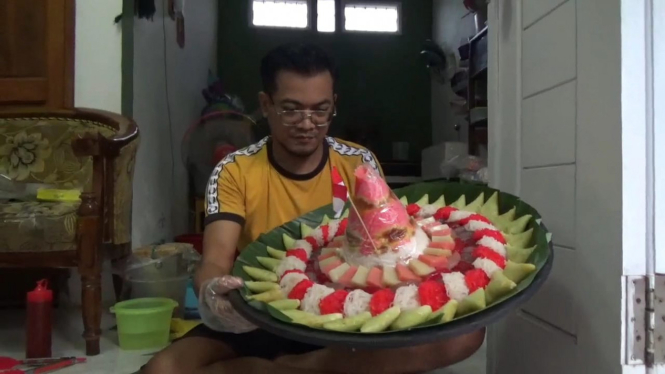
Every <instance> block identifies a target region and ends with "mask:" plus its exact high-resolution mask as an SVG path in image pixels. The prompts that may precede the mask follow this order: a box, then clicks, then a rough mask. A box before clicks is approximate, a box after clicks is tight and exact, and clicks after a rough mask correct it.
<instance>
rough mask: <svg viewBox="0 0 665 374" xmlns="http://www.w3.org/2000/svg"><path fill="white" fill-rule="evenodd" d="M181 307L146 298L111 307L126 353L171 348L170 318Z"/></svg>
mask: <svg viewBox="0 0 665 374" xmlns="http://www.w3.org/2000/svg"><path fill="white" fill-rule="evenodd" d="M177 306H178V303H177V302H175V301H173V300H171V299H167V298H161V297H146V298H140V299H133V300H127V301H122V302H119V303H117V304H115V305H114V306H113V307H111V313H115V317H116V321H117V323H118V340H119V343H120V348H121V349H124V350H138V349H150V348H161V347H164V346H165V345H167V344H168V342H169V333H170V330H171V315H172V314H173V309H175V307H177Z"/></svg>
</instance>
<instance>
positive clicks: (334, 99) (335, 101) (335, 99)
mask: <svg viewBox="0 0 665 374" xmlns="http://www.w3.org/2000/svg"><path fill="white" fill-rule="evenodd" d="M333 103H334V104H337V94H334V95H333Z"/></svg>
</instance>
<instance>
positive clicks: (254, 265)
mask: <svg viewBox="0 0 665 374" xmlns="http://www.w3.org/2000/svg"><path fill="white" fill-rule="evenodd" d="M394 192H395V194H396V195H397V197H399V198H400V200H401V201H402V203H403V204H408V203H416V202H417V203H419V204H427V203H431V204H435V205H437V206H444V205H452V206H454V207H456V208H458V209H462V210H469V211H472V212H477V213H480V214H483V215H484V216H485V217H487V218H488V219H489V220H490V221H492V222H493V224H494V225H495V226H496V227H497V228H498V229H500V230H501V231H502V232H503V234H504V236H505V238H506V241H507V245H506V252H507V264H508V265H507V266H506V269H504V270H503V271H502V272H501V273H495V274H494V275H493V276H492V279H491V282H490V284H489V285H488V286H487V287H486V288H485V289H484V290H483V289H480V290H479V291H477V292H474V293H473V294H471V295H469V296H468V297H467V298H466V299H464V300H462V301H460V302H459V304H458V303H457V302H454V303H449V304H447V305H446V306H445V310H444V308H441V310H439V311H432V313H431V317H429V318H427V320H426V321H425V322H423V323H421V324H419V325H418V326H415V327H411V328H410V329H414V328H415V329H421V328H431V327H434V326H437V325H441V324H445V323H448V322H450V321H451V320H452V321H456V320H459V319H464V318H466V317H467V316H470V315H473V314H475V313H479V312H482V311H484V310H486V309H491V308H493V307H494V306H496V305H499V304H500V303H502V302H503V301H505V300H507V299H509V298H511V297H513V296H515V295H516V294H518V293H520V292H521V291H523V290H525V289H526V288H528V287H529V286H530V285H531V283H532V281H533V279H534V278H535V276H536V275H537V274H538V272H540V271H541V269H542V268H543V267H544V266H545V264H546V262H547V260H548V258H549V256H551V254H550V247H549V243H550V242H551V234H550V233H549V232H548V231H547V229H546V228H545V226H544V225H543V224H542V218H541V216H540V214H538V212H537V211H536V209H534V208H533V207H531V206H530V205H529V204H527V203H526V202H524V201H522V200H520V199H519V198H518V197H516V196H514V195H511V194H508V193H503V192H500V191H498V190H495V189H493V188H490V187H487V186H484V185H477V184H467V183H451V182H445V181H436V182H428V183H419V184H415V185H411V186H408V187H404V188H400V189H396V190H394ZM347 209H348V206H347ZM334 214H335V212H334V211H333V209H332V206H331V205H328V206H325V207H322V208H319V209H317V210H315V211H312V212H310V213H307V214H305V215H303V216H302V217H300V218H298V219H296V220H294V221H291V222H288V223H285V224H284V225H282V226H280V227H277V228H275V229H273V230H272V231H270V232H268V233H265V234H262V235H260V236H259V238H258V239H257V240H256V241H255V242H253V243H251V244H250V245H248V246H247V247H245V248H244V249H243V250H242V251H241V253H240V256H239V257H238V259H237V260H236V263H235V265H234V267H233V274H234V275H236V276H239V277H241V278H243V279H244V280H245V281H249V282H250V283H249V287H244V288H243V289H241V290H240V293H241V296H242V297H243V299H244V300H245V301H246V302H247V303H248V304H249V305H250V306H252V307H254V308H256V309H258V310H259V311H262V312H264V313H268V314H270V315H271V316H272V317H274V318H276V319H278V320H280V321H282V322H287V323H295V324H298V323H299V324H300V325H302V324H303V323H302V321H294V320H293V319H292V318H291V317H289V316H287V314H288V315H290V316H292V317H293V316H299V315H300V314H302V313H300V312H299V311H297V312H291V311H289V310H288V309H292V307H293V305H290V304H292V303H290V302H289V301H288V300H286V299H284V300H283V301H282V297H283V295H280V294H279V290H278V287H279V286H278V285H277V283H276V282H277V280H276V278H275V277H273V276H271V275H270V274H271V273H272V270H274V267H275V265H276V263H278V261H279V260H280V259H281V258H282V257H283V252H282V251H285V250H286V249H289V248H290V246H291V245H293V242H294V241H295V240H297V239H301V238H302V235H303V233H305V234H306V233H308V232H311V230H312V229H314V228H316V227H319V226H320V225H322V224H326V223H327V222H329V220H330V217H333V216H334ZM269 282H274V284H275V286H270V284H269ZM251 289H254V290H255V291H262V292H260V293H258V294H257V292H252V290H251ZM261 300H263V301H261ZM284 312H286V313H284ZM299 313H300V314H299ZM307 325H308V326H310V327H311V328H316V329H323V328H324V327H323V326H325V325H326V324H325V323H315V324H311V323H310V324H307ZM333 325H334V326H338V327H337V328H336V329H338V328H339V326H342V324H340V323H339V321H338V322H335V324H333ZM346 330H350V329H345V333H349V334H365V333H361V332H360V331H358V330H357V329H356V330H354V331H346ZM338 331H339V330H338ZM392 331H394V330H386V331H383V332H378V334H390V333H391V332H392Z"/></svg>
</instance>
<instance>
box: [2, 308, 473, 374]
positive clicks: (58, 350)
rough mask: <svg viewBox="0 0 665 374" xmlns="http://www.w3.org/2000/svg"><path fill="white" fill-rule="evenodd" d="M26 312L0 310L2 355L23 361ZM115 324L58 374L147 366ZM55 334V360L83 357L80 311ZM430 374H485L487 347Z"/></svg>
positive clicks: (125, 371)
mask: <svg viewBox="0 0 665 374" xmlns="http://www.w3.org/2000/svg"><path fill="white" fill-rule="evenodd" d="M24 318H25V317H24V314H23V312H22V311H0V331H1V332H2V333H0V356H10V357H15V358H21V357H23V355H24V348H23V347H24V343H25V323H24ZM114 324H115V321H114V319H113V316H112V315H110V314H106V315H104V316H103V319H102V331H103V336H102V342H101V350H102V354H101V355H99V356H95V357H90V358H88V362H87V363H85V364H79V365H76V366H72V367H70V368H67V369H63V370H61V371H58V374H84V373H85V374H94V373H104V374H107V373H108V374H130V373H134V372H136V371H137V370H138V368H139V367H141V365H143V364H144V363H146V362H147V361H148V359H150V356H151V355H152V353H154V352H153V351H145V352H126V351H122V350H120V349H119V348H118V346H117V335H116V333H115V331H111V328H112V327H113V326H114ZM54 326H55V327H54V334H53V357H64V356H79V357H82V356H83V352H84V350H85V343H84V341H83V338H81V333H82V331H83V326H82V322H81V315H80V312H79V311H78V310H73V309H59V310H56V311H55V316H54ZM430 374H485V347H484V346H483V347H482V348H481V349H480V350H479V351H478V353H476V354H475V355H474V356H473V357H471V358H470V359H468V360H466V361H465V362H462V363H460V364H458V365H455V366H453V367H449V368H446V369H441V370H437V371H435V372H432V373H430Z"/></svg>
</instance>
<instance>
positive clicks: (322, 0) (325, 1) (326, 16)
mask: <svg viewBox="0 0 665 374" xmlns="http://www.w3.org/2000/svg"><path fill="white" fill-rule="evenodd" d="M316 11H317V13H318V14H317V18H316V29H317V30H318V31H319V32H335V0H318V2H317V3H316Z"/></svg>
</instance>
